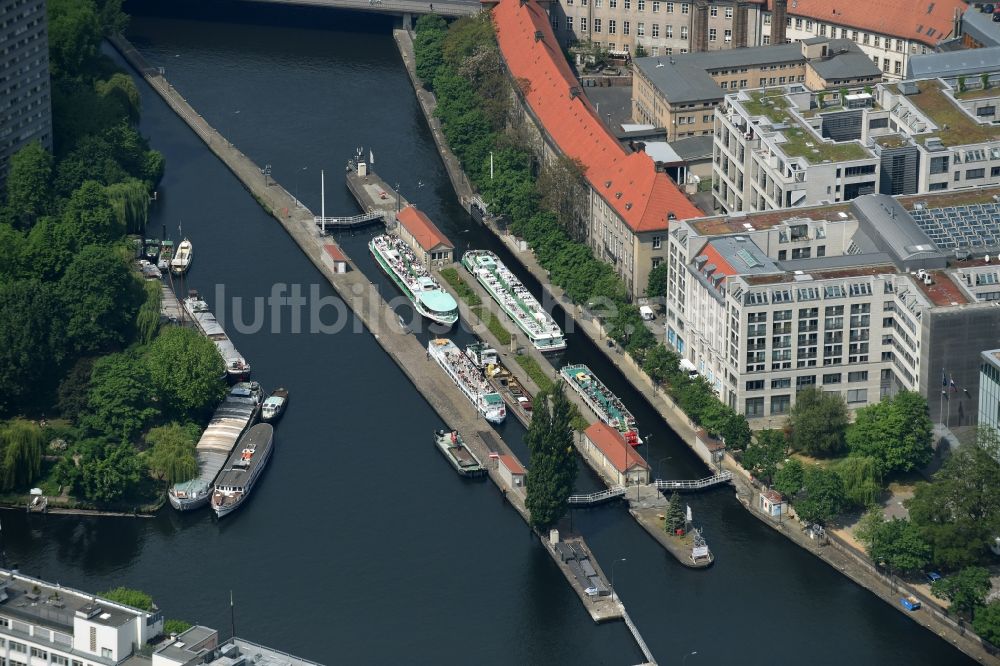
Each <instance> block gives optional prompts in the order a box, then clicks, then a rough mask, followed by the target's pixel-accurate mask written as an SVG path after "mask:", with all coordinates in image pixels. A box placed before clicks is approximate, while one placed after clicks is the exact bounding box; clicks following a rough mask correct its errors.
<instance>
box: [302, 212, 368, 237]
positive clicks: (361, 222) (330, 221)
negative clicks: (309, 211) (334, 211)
mask: <svg viewBox="0 0 1000 666" xmlns="http://www.w3.org/2000/svg"><path fill="white" fill-rule="evenodd" d="M313 219H314V220H315V221H316V226H317V227H319V228H320V229H321V230H322V231H323V234H324V235H325V234H326V232H327V230H328V229H334V230H341V229H357V228H359V227H363V226H366V225H368V224H371V223H373V222H375V221H376V220H377V221H379V222H383V221H384V220H385V211H384V210H370V211H368V212H367V213H361V214H360V215H352V216H350V217H346V216H345V217H322V216H320V215H317V216H315V217H314V218H313Z"/></svg>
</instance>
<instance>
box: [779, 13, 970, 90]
mask: <svg viewBox="0 0 1000 666" xmlns="http://www.w3.org/2000/svg"><path fill="white" fill-rule="evenodd" d="M967 7H968V5H967V3H966V2H965V0H879V1H878V2H877V3H869V2H837V1H836V0H792V2H788V0H767V6H766V8H764V9H763V10H762V11H761V13H760V16H761V26H760V34H761V43H763V44H770V43H775V44H780V43H782V42H785V41H793V42H794V41H802V40H806V39H809V38H811V37H829V38H838V39H849V40H851V41H852V42H854V43H855V44H857V45H858V47H860V48H861V50H862V51H864V52H865V54H866V55H867V56H868V57H869V58H870V59H871V60H872V62H874V63H875V64H876V65H878V66H879V67H880V68H881V69H882V72H883V73H884V74H885V76H886V78H890V79H901V78H903V75H904V73H905V72H906V67H907V62H908V60H909V58H910V56H913V55H917V54H922V53H928V52H930V51H934V50H935V49H937V48H938V46H939V45H940V44H942V43H944V42H948V41H951V40H953V39H955V38H956V37H957V36H958V35H960V34H961V22H962V21H961V19H962V13H963V12H965V10H966V8H967Z"/></svg>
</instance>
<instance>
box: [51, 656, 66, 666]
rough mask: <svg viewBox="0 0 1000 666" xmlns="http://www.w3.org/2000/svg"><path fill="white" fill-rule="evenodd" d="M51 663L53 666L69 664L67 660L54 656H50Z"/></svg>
mask: <svg viewBox="0 0 1000 666" xmlns="http://www.w3.org/2000/svg"><path fill="white" fill-rule="evenodd" d="M52 663H53V664H55V666H66V665H67V664H68V663H69V659H67V658H66V657H61V656H59V655H57V654H54V655H52Z"/></svg>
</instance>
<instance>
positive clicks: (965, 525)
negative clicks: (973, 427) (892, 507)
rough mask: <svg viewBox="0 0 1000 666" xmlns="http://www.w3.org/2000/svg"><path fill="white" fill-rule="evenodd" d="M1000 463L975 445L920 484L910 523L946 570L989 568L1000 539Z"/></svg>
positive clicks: (911, 505) (911, 506)
mask: <svg viewBox="0 0 1000 666" xmlns="http://www.w3.org/2000/svg"><path fill="white" fill-rule="evenodd" d="M997 488H1000V463H998V462H997V461H996V459H994V458H993V456H991V455H990V454H989V453H988V452H986V451H984V450H983V449H982V448H980V447H978V446H975V445H964V446H961V447H959V448H958V449H957V450H956V451H955V452H954V453H952V454H951V456H950V457H949V458H948V459H947V460H945V462H944V464H943V465H942V467H941V469H940V470H939V471H938V473H937V474H935V475H934V482H933V483H920V484H917V487H916V489H915V490H914V494H913V498H912V499H911V500H910V501H909V509H910V520H912V521H913V523H914V524H915V525H916V526H917V527H918V528H919V529H920V533H921V535H922V536H923V538H924V539H925V540H926V541H927V542H928V543H929V544H930V545H931V549H932V551H933V556H932V558H931V559H932V561H933V562H934V563H935V564H937V565H939V566H941V567H944V568H947V569H957V568H961V567H964V566H969V565H973V564H978V563H980V562H985V561H987V559H988V558H989V557H990V553H989V549H988V548H989V544H990V542H991V541H992V540H993V538H994V537H996V536H997V534H1000V494H998V493H997V492H996V489H997Z"/></svg>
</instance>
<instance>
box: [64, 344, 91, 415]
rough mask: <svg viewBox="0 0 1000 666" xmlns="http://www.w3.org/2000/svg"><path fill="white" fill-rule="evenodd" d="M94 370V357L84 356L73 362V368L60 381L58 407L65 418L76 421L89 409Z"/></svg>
mask: <svg viewBox="0 0 1000 666" xmlns="http://www.w3.org/2000/svg"><path fill="white" fill-rule="evenodd" d="M93 370H94V359H93V358H91V357H86V356H85V357H84V358H81V359H79V360H77V362H76V363H74V364H73V367H72V369H70V371H69V372H68V373H67V374H66V376H65V377H63V380H62V381H61V382H59V391H58V401H57V402H56V407H57V408H58V409H59V414H60V415H61V416H62V417H63V418H64V419H69V420H70V421H76V420H77V418H79V416H80V415H81V414H82V413H84V412H85V411H87V400H88V397H89V395H90V375H91V373H92V372H93Z"/></svg>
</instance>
